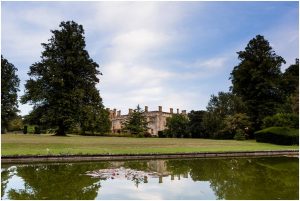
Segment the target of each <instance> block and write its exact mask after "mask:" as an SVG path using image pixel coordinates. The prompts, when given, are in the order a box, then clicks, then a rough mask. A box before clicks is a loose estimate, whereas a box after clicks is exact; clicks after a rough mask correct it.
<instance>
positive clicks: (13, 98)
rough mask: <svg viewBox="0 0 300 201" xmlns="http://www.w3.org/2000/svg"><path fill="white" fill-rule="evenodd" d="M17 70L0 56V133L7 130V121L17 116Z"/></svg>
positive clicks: (18, 81) (18, 80)
mask: <svg viewBox="0 0 300 201" xmlns="http://www.w3.org/2000/svg"><path fill="white" fill-rule="evenodd" d="M17 70H18V69H17V68H16V67H15V66H14V65H13V64H11V63H9V62H8V61H7V60H6V59H5V58H4V57H3V56H2V55H1V133H5V130H7V127H8V124H9V121H11V120H12V119H14V118H15V117H16V116H17V112H18V100H17V98H18V95H17V92H18V91H19V88H18V87H19V84H20V79H19V78H18V76H17V75H16V71H17Z"/></svg>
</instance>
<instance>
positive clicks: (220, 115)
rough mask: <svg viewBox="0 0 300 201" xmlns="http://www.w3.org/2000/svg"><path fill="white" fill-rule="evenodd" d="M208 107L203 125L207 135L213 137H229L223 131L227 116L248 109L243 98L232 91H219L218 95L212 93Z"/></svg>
mask: <svg viewBox="0 0 300 201" xmlns="http://www.w3.org/2000/svg"><path fill="white" fill-rule="evenodd" d="M206 109H207V113H206V114H205V115H204V118H203V126H204V128H205V133H206V135H207V136H209V137H211V138H228V137H229V136H228V135H227V134H226V133H223V129H224V127H225V123H224V119H225V117H226V116H228V115H234V114H237V113H244V112H245V111H246V107H245V104H244V102H243V101H242V99H241V98H240V97H239V96H237V95H235V94H232V93H231V92H219V93H218V95H217V96H215V95H212V96H211V98H210V100H209V102H208V105H207V107H206ZM229 138H231V137H229Z"/></svg>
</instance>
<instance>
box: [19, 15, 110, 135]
mask: <svg viewBox="0 0 300 201" xmlns="http://www.w3.org/2000/svg"><path fill="white" fill-rule="evenodd" d="M60 28H61V29H60V30H54V31H51V32H52V34H53V36H52V37H51V38H50V39H49V40H48V41H49V42H48V43H42V46H43V48H44V51H43V52H42V56H41V61H40V62H37V63H34V64H32V65H31V66H30V71H29V73H28V74H29V76H31V79H30V80H27V83H26V84H25V87H26V91H25V95H24V96H23V97H22V102H23V103H27V102H30V103H32V104H34V106H35V109H42V110H43V112H38V113H39V114H41V116H40V119H41V120H42V121H43V122H45V123H47V124H48V125H49V126H52V127H56V128H57V132H56V134H57V135H66V132H67V131H68V129H69V128H70V127H71V126H72V125H74V124H81V125H82V124H84V123H85V120H86V116H88V115H91V113H93V111H94V110H97V111H98V110H102V109H104V108H103V104H102V99H101V97H100V95H99V91H98V90H97V89H96V84H97V83H98V82H99V79H98V77H97V76H98V75H101V73H100V72H99V71H98V70H97V68H98V67H99V65H98V64H97V63H96V62H94V61H93V59H91V58H90V56H89V54H88V52H87V51H86V50H85V38H84V30H83V27H82V25H78V24H77V23H75V22H73V21H68V22H61V24H60ZM91 108H92V110H91ZM101 118H107V116H102V117H101Z"/></svg>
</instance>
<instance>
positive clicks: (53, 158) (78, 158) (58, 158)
mask: <svg viewBox="0 0 300 201" xmlns="http://www.w3.org/2000/svg"><path fill="white" fill-rule="evenodd" d="M263 156H291V157H299V150H276V151H236V152H197V153H166V154H90V155H78V154H76V155H24V156H1V163H36V162H83V161H110V160H144V159H145V160H146V159H180V158H181V159H185V158H219V157H263Z"/></svg>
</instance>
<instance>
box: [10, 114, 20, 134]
mask: <svg viewBox="0 0 300 201" xmlns="http://www.w3.org/2000/svg"><path fill="white" fill-rule="evenodd" d="M22 129H23V120H22V117H21V116H19V115H17V116H16V117H15V118H14V119H12V120H11V121H9V123H8V129H7V130H8V131H21V130H22Z"/></svg>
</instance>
